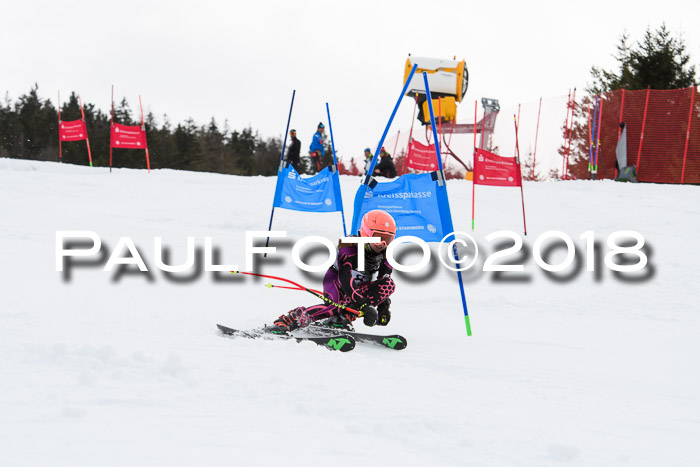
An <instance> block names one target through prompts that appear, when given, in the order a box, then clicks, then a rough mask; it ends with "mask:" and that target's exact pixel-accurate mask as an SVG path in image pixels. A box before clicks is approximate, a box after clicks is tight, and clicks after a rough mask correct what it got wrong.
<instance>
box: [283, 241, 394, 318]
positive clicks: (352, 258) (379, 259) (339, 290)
mask: <svg viewBox="0 0 700 467" xmlns="http://www.w3.org/2000/svg"><path fill="white" fill-rule="evenodd" d="M357 248H358V246H357V245H350V246H342V247H341V248H340V250H339V251H338V257H337V258H336V261H335V264H334V265H333V266H331V267H330V269H328V272H326V276H325V277H324V279H323V291H324V292H325V293H326V296H327V297H328V298H330V299H331V300H333V301H334V302H336V303H340V304H341V305H347V304H350V303H355V302H360V301H369V302H370V304H371V305H372V306H375V307H376V306H378V305H380V304H381V303H382V302H384V301H385V300H386V299H387V298H389V296H390V295H391V294H392V293H394V290H395V289H396V285H395V284H394V280H393V279H392V278H391V272H392V271H393V268H392V267H391V265H390V264H389V262H388V261H387V260H386V258H385V257H384V254H383V253H375V252H374V251H372V250H371V249H370V248H369V247H365V248H364V255H365V270H364V271H359V270H358V268H357V257H358V251H357ZM374 273H377V278H376V280H374V281H372V277H373V275H374ZM338 311H339V309H338V307H336V306H334V305H327V304H325V303H322V304H319V305H314V306H310V307H304V306H300V307H297V308H295V309H294V310H292V311H291V312H290V313H291V314H295V315H297V316H299V322H300V324H301V325H302V326H306V325H308V324H310V323H312V322H314V321H318V320H321V319H325V318H330V317H331V316H334V315H336V314H338Z"/></svg>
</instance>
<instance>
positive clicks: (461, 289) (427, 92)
mask: <svg viewBox="0 0 700 467" xmlns="http://www.w3.org/2000/svg"><path fill="white" fill-rule="evenodd" d="M423 81H424V82H425V95H426V97H427V98H428V109H429V110H430V126H432V127H433V138H434V141H435V152H436V155H437V160H438V167H439V168H440V172H441V174H442V179H443V182H444V183H445V188H447V180H445V174H444V172H443V171H442V161H441V160H440V140H438V137H437V128H436V127H435V114H434V113H433V96H432V95H431V94H430V86H429V85H428V74H427V73H426V72H425V71H424V72H423ZM450 216H452V212H450ZM450 223H452V222H451V219H450ZM452 234H453V235H454V232H452ZM456 238H457V237H456V236H455V239H456ZM452 254H453V255H454V258H455V264H457V265H459V255H458V254H457V243H453V244H452ZM457 279H458V280H459V293H460V295H461V296H462V308H463V309H464V324H465V325H466V326H467V336H471V335H472V325H471V322H470V321H469V310H468V309H467V297H466V295H465V294H464V282H463V281H462V271H461V270H460V269H459V266H458V267H457Z"/></svg>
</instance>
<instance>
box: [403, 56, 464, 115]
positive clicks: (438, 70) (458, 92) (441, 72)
mask: <svg viewBox="0 0 700 467" xmlns="http://www.w3.org/2000/svg"><path fill="white" fill-rule="evenodd" d="M413 65H418V68H417V69H416V73H415V74H414V75H413V78H412V79H411V82H410V83H409V85H408V88H407V91H406V96H409V97H412V98H414V99H416V101H417V103H418V108H419V112H418V120H419V121H420V122H421V123H422V124H423V125H427V124H429V123H430V112H429V110H428V99H427V97H426V95H425V83H424V81H423V73H422V72H424V71H425V72H426V73H427V74H428V84H429V85H430V92H431V94H432V97H433V112H435V117H436V119H437V118H439V119H441V120H442V122H443V123H444V122H449V121H452V120H454V119H455V118H457V102H462V98H463V97H464V95H465V94H466V93H467V86H468V84H469V72H468V71H467V64H466V62H465V61H464V60H461V61H457V60H443V59H439V58H427V57H411V56H410V55H409V56H408V59H406V67H405V69H404V75H403V80H404V82H406V79H408V75H409V74H410V73H411V69H413ZM438 98H440V99H439V100H438Z"/></svg>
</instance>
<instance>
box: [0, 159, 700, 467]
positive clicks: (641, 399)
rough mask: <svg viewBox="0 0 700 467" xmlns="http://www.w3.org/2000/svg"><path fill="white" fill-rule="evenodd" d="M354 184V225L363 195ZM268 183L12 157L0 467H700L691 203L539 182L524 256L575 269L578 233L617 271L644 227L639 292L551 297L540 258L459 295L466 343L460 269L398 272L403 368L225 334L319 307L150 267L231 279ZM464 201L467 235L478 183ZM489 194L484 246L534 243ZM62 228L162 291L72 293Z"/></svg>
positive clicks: (681, 195) (101, 286) (285, 257)
mask: <svg viewBox="0 0 700 467" xmlns="http://www.w3.org/2000/svg"><path fill="white" fill-rule="evenodd" d="M341 183H342V185H343V197H344V199H343V201H344V204H345V207H346V209H347V210H348V212H347V219H346V220H347V222H348V225H349V223H350V220H351V209H352V199H353V196H354V193H355V191H356V189H357V186H358V184H359V179H358V178H350V177H342V179H341ZM274 185H275V179H274V178H265V177H250V178H245V177H234V176H224V175H214V174H198V173H188V172H178V171H170V170H156V171H153V172H152V173H151V174H147V173H145V172H143V171H132V170H116V171H114V172H113V173H112V174H110V173H109V172H108V170H106V169H104V168H85V167H75V166H68V165H59V164H55V163H41V162H27V161H16V160H8V159H0V216H1V219H2V220H1V221H0V258H2V259H1V260H0V261H1V262H0V264H1V266H0V284H1V285H0V287H2V292H3V293H2V294H0V372H1V373H0V374H1V377H0V465H3V466H5V465H9V466H15V465H22V466H25V465H26V466H30V465H31V466H33V465H55V466H75V465H106V466H112V465H114V466H117V465H168V466H172V465H195V464H196V465H276V464H278V463H279V462H284V463H285V465H313V464H320V463H332V464H333V465H388V464H389V463H391V464H395V463H398V464H399V465H408V466H423V465H475V466H483V465H488V466H511V465H521V466H533V465H538V466H539V465H562V464H563V465H566V464H571V465H600V466H609V465H634V466H658V465H674V466H691V465H698V464H699V463H700V454H699V453H698V450H697V439H698V435H700V374H699V373H700V372H699V371H698V368H699V366H698V355H700V339H698V335H699V333H700V325H699V322H698V319H699V318H698V305H697V303H698V302H699V301H700V293H698V286H697V284H698V281H699V280H700V274H698V272H697V264H698V261H697V260H698V259H699V255H698V254H697V247H696V246H695V242H696V238H697V234H696V232H697V230H698V228H699V227H700V219H699V218H698V208H697V206H698V205H699V202H700V194H699V193H700V192H699V191H698V188H697V187H688V186H663V185H625V184H615V183H613V182H583V181H581V182H563V183H562V182H559V183H539V184H526V186H525V199H526V203H527V214H528V218H527V221H528V236H527V238H526V241H525V243H526V246H527V247H528V248H529V250H528V251H530V252H531V251H532V244H533V242H534V240H535V239H536V238H537V236H539V235H540V234H542V233H543V232H545V231H547V230H552V229H554V230H561V231H564V232H566V233H567V234H569V235H570V236H571V237H572V238H573V239H574V241H575V243H576V245H577V246H578V247H579V250H580V251H579V252H578V256H577V257H582V255H583V250H582V248H583V242H582V241H581V240H580V239H579V236H580V235H581V234H582V233H583V232H585V231H589V230H593V231H595V235H596V239H597V240H599V241H601V242H602V245H601V247H602V248H603V250H601V251H603V253H605V251H607V249H606V248H607V247H606V246H605V239H606V237H607V235H608V234H610V233H611V232H614V231H617V230H623V229H631V230H636V231H638V232H640V233H641V234H643V235H644V237H645V239H646V241H647V243H648V245H649V247H650V252H651V256H650V265H649V266H648V267H647V272H649V274H648V277H647V278H646V279H644V278H642V279H641V280H639V281H637V282H628V281H623V280H621V279H619V278H616V277H615V276H614V275H613V274H612V273H611V271H609V270H607V269H605V268H604V266H603V265H602V264H600V265H599V266H598V268H599V271H600V272H599V273H590V272H586V271H585V268H583V269H581V270H579V271H578V273H574V274H573V275H572V276H573V277H572V278H571V279H569V280H560V281H555V280H553V279H551V278H549V277H547V276H546V275H545V274H543V273H542V272H541V271H539V270H538V268H537V266H536V265H535V263H534V261H533V259H532V254H531V253H529V256H527V258H526V259H525V280H524V281H522V280H521V281H503V280H495V278H494V274H493V273H483V272H481V273H469V274H467V275H466V291H467V301H468V304H469V310H470V315H471V320H472V326H473V332H474V335H473V336H472V337H466V335H465V330H464V321H463V316H462V310H461V306H460V298H459V290H458V285H457V282H456V279H455V277H454V273H449V272H447V271H446V270H445V269H444V267H442V266H440V265H438V266H436V267H434V268H433V269H431V270H430V271H429V272H428V273H423V274H421V273H417V274H406V275H397V276H398V277H397V282H398V289H397V292H396V294H395V296H394V298H393V304H392V310H393V318H392V322H391V324H390V326H389V327H388V329H387V331H390V332H399V333H402V334H404V335H405V336H406V337H407V338H408V340H409V346H408V348H407V349H406V350H405V351H402V352H392V351H387V350H383V349H378V348H372V347H367V346H358V347H357V348H356V349H355V350H354V351H353V352H350V353H348V354H341V353H338V352H328V351H325V350H324V349H321V348H318V347H316V346H314V345H313V344H297V343H293V342H269V341H246V340H232V339H228V338H223V337H221V336H219V335H218V334H217V332H216V329H215V323H219V322H220V323H224V324H229V325H232V326H236V327H252V326H256V325H259V324H261V323H263V322H270V321H271V320H272V319H273V318H275V317H277V316H278V315H279V314H281V313H282V312H284V311H286V310H288V309H290V308H292V307H293V306H295V305H298V304H312V303H314V300H313V297H311V296H309V295H307V294H303V293H301V292H295V291H285V290H275V289H267V288H265V287H264V284H265V282H266V281H257V280H254V279H252V278H249V277H242V278H241V277H234V276H230V275H226V274H220V275H216V277H215V275H214V274H212V273H204V272H200V273H199V274H197V273H193V274H189V276H191V277H186V278H184V279H180V280H175V279H173V277H169V276H168V275H166V274H164V273H162V272H161V271H159V270H157V269H156V268H155V261H154V247H153V237H156V236H162V237H163V243H164V245H166V246H168V247H170V249H171V250H172V253H173V254H172V258H171V259H170V261H169V262H170V263H173V264H177V263H180V262H182V261H184V257H185V251H186V250H185V244H186V238H187V237H188V236H194V237H195V241H196V244H197V246H198V247H201V246H202V245H203V242H204V237H205V236H209V237H212V239H213V243H214V245H215V246H216V247H217V248H219V249H220V251H221V258H220V260H219V263H224V262H225V263H228V264H230V263H235V262H237V263H238V264H239V265H241V266H242V265H243V263H244V261H245V257H244V232H245V230H264V229H265V228H266V227H267V223H268V220H269V218H268V216H269V209H270V205H271V202H272V195H273V192H274ZM448 191H449V195H450V202H451V207H452V213H453V219H454V223H455V227H456V228H457V229H458V230H465V231H466V230H467V229H468V228H469V226H470V209H471V191H472V186H471V184H470V183H469V182H467V181H460V180H455V181H450V182H449V185H448ZM476 192H477V198H476V205H477V206H476V207H477V224H476V225H477V231H476V233H475V237H476V238H477V240H478V241H479V244H480V246H481V247H482V249H483V250H484V252H486V253H488V252H489V251H492V250H493V248H492V246H490V245H489V244H488V242H486V241H485V240H484V236H485V235H487V234H489V233H491V232H493V231H496V230H501V229H507V230H512V231H515V232H521V229H522V219H521V218H520V217H519V216H520V204H519V192H518V190H515V189H496V188H488V187H477V190H476ZM274 227H275V228H278V229H286V230H288V231H289V234H290V236H291V237H292V239H298V238H301V237H303V236H305V235H311V234H315V235H323V236H326V237H327V238H329V239H331V240H332V241H335V239H336V238H337V237H338V236H339V235H340V234H341V233H342V228H341V224H340V216H339V214H338V213H330V214H304V213H295V212H290V211H283V210H277V213H276V216H275V224H274ZM57 230H91V231H94V232H96V233H98V234H99V235H100V237H101V238H102V241H103V243H104V245H103V249H104V248H106V249H107V253H108V254H109V253H111V252H112V250H113V249H114V247H115V246H116V243H117V241H118V239H119V238H120V237H123V236H130V237H132V238H133V240H134V243H135V244H136V245H137V247H138V249H139V252H140V253H141V254H142V255H143V257H144V260H145V262H146V263H147V265H148V266H149V268H150V269H151V273H150V274H144V273H131V274H122V275H118V274H115V273H114V272H103V271H102V268H101V266H99V265H92V266H82V267H76V268H72V269H71V273H70V277H66V276H65V275H63V274H62V273H60V272H56V269H55V247H56V245H55V232H56V231H57ZM275 244H276V245H277V246H279V247H280V254H279V256H278V257H277V259H271V260H268V261H263V262H261V263H260V267H259V271H262V272H264V273H268V274H277V275H282V276H287V277H290V278H292V279H295V280H298V281H301V282H303V283H305V284H308V285H311V286H319V284H320V279H319V278H320V275H318V274H305V273H302V272H301V271H299V270H297V269H296V268H295V267H294V265H293V264H292V262H291V260H290V252H291V243H290V241H286V242H285V241H278V242H276V243H275ZM559 252H560V253H561V251H559ZM555 256H556V255H555ZM104 259H106V258H103V260H104ZM321 260H322V258H321V255H314V256H313V257H312V259H311V261H312V262H316V263H318V262H321ZM407 262H410V257H409V259H407ZM552 262H556V258H554V259H552ZM478 264H479V265H480V266H481V265H483V256H482V258H481V261H480V262H479V263H478ZM565 273H566V271H565V272H564V273H560V277H561V276H562V275H565ZM519 277H521V278H522V274H520V275H519ZM217 278H218V279H217ZM360 327H361V326H360ZM694 440H695V441H694Z"/></svg>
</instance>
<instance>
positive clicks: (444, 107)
mask: <svg viewBox="0 0 700 467" xmlns="http://www.w3.org/2000/svg"><path fill="white" fill-rule="evenodd" d="M432 90H433V88H430V91H431V92H432ZM433 112H434V113H435V120H436V121H437V120H439V119H442V122H443V123H444V122H451V121H452V120H454V119H455V118H457V103H456V101H455V98H454V97H453V96H446V97H441V98H440V100H439V101H438V99H433ZM422 115H423V121H424V122H425V123H430V109H429V108H428V99H426V100H425V102H423V113H422Z"/></svg>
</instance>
